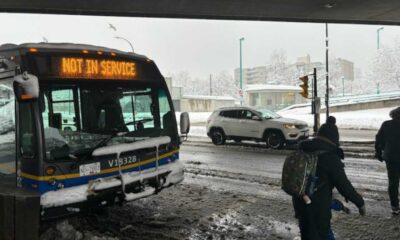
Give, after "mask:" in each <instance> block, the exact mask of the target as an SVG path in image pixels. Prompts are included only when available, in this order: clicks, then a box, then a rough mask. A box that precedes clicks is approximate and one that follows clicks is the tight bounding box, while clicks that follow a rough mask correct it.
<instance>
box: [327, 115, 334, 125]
mask: <svg viewBox="0 0 400 240" xmlns="http://www.w3.org/2000/svg"><path fill="white" fill-rule="evenodd" d="M326 123H327V124H332V125H335V124H336V118H335V117H334V116H329V117H328V118H327V119H326Z"/></svg>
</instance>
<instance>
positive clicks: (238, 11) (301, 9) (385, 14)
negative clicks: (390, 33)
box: [0, 0, 400, 25]
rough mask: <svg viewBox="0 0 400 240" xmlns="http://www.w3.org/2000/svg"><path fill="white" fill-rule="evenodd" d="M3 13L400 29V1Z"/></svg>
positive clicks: (59, 7) (132, 4) (173, 1)
mask: <svg viewBox="0 0 400 240" xmlns="http://www.w3.org/2000/svg"><path fill="white" fill-rule="evenodd" d="M0 12H20V13H57V14H78V15H106V16H131V17H163V18H197V19H233V20H264V21H295V22H330V23H366V24H390V25H399V24H400V1H399V0H331V1H330V0H1V1H0Z"/></svg>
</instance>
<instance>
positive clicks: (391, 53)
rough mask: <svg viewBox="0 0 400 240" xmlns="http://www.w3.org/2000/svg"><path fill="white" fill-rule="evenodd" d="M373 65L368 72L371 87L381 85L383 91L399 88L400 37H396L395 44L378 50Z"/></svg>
mask: <svg viewBox="0 0 400 240" xmlns="http://www.w3.org/2000/svg"><path fill="white" fill-rule="evenodd" d="M371 65H372V66H371V71H370V72H369V73H368V74H367V78H368V82H369V83H370V86H369V88H371V87H373V89H377V88H378V85H379V90H380V91H381V92H387V91H393V90H399V89H400V39H399V38H398V39H396V41H395V43H394V44H393V45H389V46H383V47H382V48H380V49H379V50H378V51H377V52H376V54H375V57H374V58H373V60H372V63H371ZM371 85H372V86H371ZM365 87H368V86H365Z"/></svg>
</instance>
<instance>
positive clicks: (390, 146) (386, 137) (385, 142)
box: [375, 119, 400, 164]
mask: <svg viewBox="0 0 400 240" xmlns="http://www.w3.org/2000/svg"><path fill="white" fill-rule="evenodd" d="M375 151H376V153H377V155H378V156H382V158H383V159H385V161H387V162H396V163H399V164H400V119H399V120H394V119H393V120H389V121H385V122H383V123H382V126H381V128H380V129H379V131H378V134H377V135H376V141H375ZM382 151H383V155H382Z"/></svg>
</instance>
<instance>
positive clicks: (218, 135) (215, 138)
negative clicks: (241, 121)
mask: <svg viewBox="0 0 400 240" xmlns="http://www.w3.org/2000/svg"><path fill="white" fill-rule="evenodd" d="M211 140H212V142H213V143H214V144H215V145H223V144H224V143H225V140H226V138H225V134H224V132H223V131H222V130H220V129H215V130H212V132H211Z"/></svg>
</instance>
